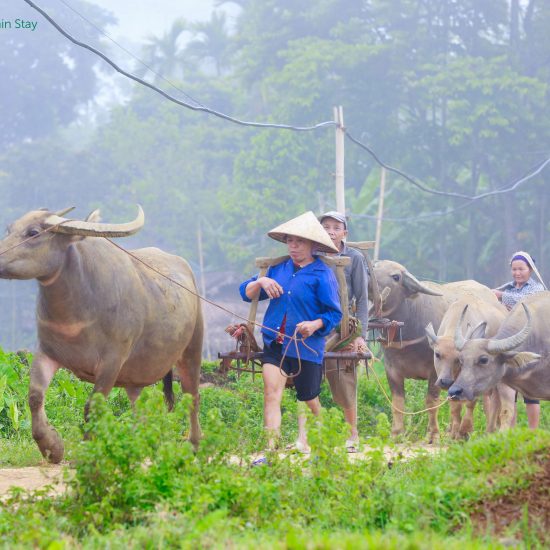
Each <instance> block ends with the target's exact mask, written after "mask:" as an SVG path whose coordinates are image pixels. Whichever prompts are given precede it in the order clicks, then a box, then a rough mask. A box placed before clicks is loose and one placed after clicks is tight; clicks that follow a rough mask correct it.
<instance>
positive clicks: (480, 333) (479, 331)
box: [470, 321, 487, 340]
mask: <svg viewBox="0 0 550 550" xmlns="http://www.w3.org/2000/svg"><path fill="white" fill-rule="evenodd" d="M486 328H487V323H486V322H485V321H483V323H479V325H477V327H476V328H474V330H472V334H470V340H474V339H477V338H485V329H486Z"/></svg>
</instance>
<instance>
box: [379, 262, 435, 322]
mask: <svg viewBox="0 0 550 550" xmlns="http://www.w3.org/2000/svg"><path fill="white" fill-rule="evenodd" d="M373 270H374V277H375V278H376V281H377V282H378V287H379V288H380V295H381V298H382V313H383V314H384V315H388V314H389V313H390V312H392V311H394V310H395V309H396V308H397V307H399V305H400V304H401V303H402V302H403V300H405V299H406V298H410V297H413V296H414V295H415V294H419V293H420V294H429V295H431V296H442V294H441V292H438V291H437V290H434V289H431V288H429V287H428V286H427V285H425V284H423V283H421V282H420V281H419V280H418V279H417V278H416V277H415V276H414V275H413V274H412V273H410V272H409V271H407V269H406V268H405V267H404V266H402V265H401V264H399V263H397V262H392V261H390V260H380V261H377V262H375V263H374V266H373ZM371 284H372V283H371V282H370V278H369V293H370V292H371V288H370V286H371Z"/></svg>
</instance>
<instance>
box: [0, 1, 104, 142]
mask: <svg viewBox="0 0 550 550" xmlns="http://www.w3.org/2000/svg"><path fill="white" fill-rule="evenodd" d="M42 6H43V7H44V8H45V10H46V11H47V12H48V13H49V14H50V15H51V16H52V17H53V18H54V19H55V20H56V21H58V22H59V24H60V25H61V26H63V27H65V28H67V29H68V30H69V32H73V33H74V34H76V35H77V36H78V37H79V38H82V39H83V40H85V41H87V42H89V43H91V44H92V45H95V46H99V44H100V32H99V31H98V30H96V29H94V28H92V27H89V26H85V25H84V23H83V21H82V19H80V18H79V17H78V16H77V15H76V14H74V13H73V12H70V11H68V10H67V9H64V8H63V7H62V6H60V5H59V3H58V2H53V1H52V0H48V1H45V2H42ZM74 7H75V9H77V10H78V11H79V12H81V13H82V14H83V15H84V16H85V17H87V18H90V19H91V20H93V21H94V22H95V23H96V24H97V25H99V27H100V28H101V27H104V26H105V25H107V24H108V23H111V22H113V21H114V19H113V18H112V17H111V16H110V15H109V14H108V13H107V12H105V11H103V10H102V9H101V8H98V7H97V6H94V5H93V4H90V3H89V2H86V1H83V0H78V1H77V2H74ZM0 8H1V10H0V11H1V13H2V19H3V20H5V21H10V22H12V28H4V29H2V32H0V49H1V50H2V52H3V53H2V56H1V57H0V73H1V74H2V78H1V79H0V97H1V98H2V101H1V102H0V150H2V149H5V148H6V147H8V146H10V145H14V144H17V143H20V142H22V141H23V140H25V139H37V138H40V137H42V136H46V135H48V134H49V133H50V132H52V131H53V130H54V129H55V128H57V127H58V126H59V125H64V124H68V123H69V122H71V121H72V120H74V119H75V118H76V117H77V115H78V108H79V106H81V105H83V104H84V103H85V102H87V101H89V100H90V99H91V98H92V97H93V96H94V94H95V92H96V85H97V77H96V74H95V73H94V66H95V64H96V62H97V58H96V57H95V56H94V55H93V54H92V53H90V52H88V51H85V50H83V49H82V48H80V47H78V46H75V45H74V44H72V43H71V42H70V41H69V40H67V39H66V38H65V37H63V36H62V35H61V34H60V33H59V32H58V31H57V30H55V29H54V28H53V27H52V26H51V25H50V23H48V22H47V21H46V20H45V19H44V18H43V17H42V16H41V15H40V14H39V13H38V12H36V11H35V10H33V9H31V8H30V7H29V6H27V5H25V4H22V3H19V2H18V3H15V2H10V1H7V0H0ZM17 18H19V19H24V20H26V21H33V22H37V26H36V29H35V30H34V31H30V30H28V29H17V28H15V20H16V19H17Z"/></svg>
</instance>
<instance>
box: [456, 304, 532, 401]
mask: <svg viewBox="0 0 550 550" xmlns="http://www.w3.org/2000/svg"><path fill="white" fill-rule="evenodd" d="M521 305H522V306H523V310H524V311H525V315H526V317H527V320H526V322H525V325H524V326H523V328H521V330H519V331H517V332H516V333H515V334H512V335H511V336H508V337H506V338H500V339H497V338H482V337H481V338H476V337H475V336H479V334H470V335H469V334H467V335H466V337H465V336H464V335H463V334H462V329H461V328H460V325H461V323H459V324H458V325H457V330H456V334H455V346H456V348H457V349H458V350H459V352H460V353H459V358H458V360H459V364H460V374H459V376H458V378H457V379H456V380H455V382H454V383H453V384H452V386H451V387H450V388H449V397H451V398H452V399H468V400H472V399H474V398H475V397H477V396H478V395H481V394H482V393H485V392H486V391H488V390H490V389H492V388H494V387H495V386H496V385H497V384H498V383H499V382H500V381H501V379H502V377H503V376H504V374H505V371H506V368H507V367H508V366H513V367H515V368H518V367H524V366H526V365H527V364H529V363H534V362H535V361H537V360H538V359H540V355H538V354H536V353H531V352H528V351H515V350H516V348H518V347H519V346H520V345H521V344H523V342H525V340H526V339H527V337H528V336H529V333H530V331H531V314H530V312H529V309H528V308H527V306H526V305H525V304H521ZM464 313H465V311H464V312H463V315H464ZM499 333H500V332H499Z"/></svg>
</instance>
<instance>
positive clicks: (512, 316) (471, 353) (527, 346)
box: [449, 291, 550, 399]
mask: <svg viewBox="0 0 550 550" xmlns="http://www.w3.org/2000/svg"><path fill="white" fill-rule="evenodd" d="M549 312H550V292H548V291H545V292H538V293H537V294H532V295H530V296H527V297H526V298H525V299H524V300H523V301H522V302H520V303H519V304H517V305H516V306H515V307H514V308H513V309H512V311H511V312H510V313H509V314H508V317H506V319H505V320H504V322H503V323H502V325H501V326H500V329H499V330H498V332H497V333H496V335H495V336H494V337H492V338H470V339H468V340H466V339H465V338H464V336H463V335H462V334H457V339H458V340H459V343H460V344H461V345H462V350H461V352H460V356H459V360H460V362H461V368H460V374H459V376H458V378H457V379H456V380H455V382H454V383H453V385H452V386H451V387H450V388H449V396H450V397H452V398H453V399H474V398H475V397H476V396H478V395H480V394H482V393H484V392H486V391H487V390H490V389H491V388H494V387H495V386H496V385H497V384H498V383H499V382H503V383H504V384H507V385H508V386H510V387H512V388H513V389H514V390H517V391H519V392H521V393H522V394H523V395H525V396H526V397H529V398H531V399H550V331H549V330H548V325H549V323H550V314H549ZM461 339H463V340H465V341H464V342H462V341H461Z"/></svg>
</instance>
